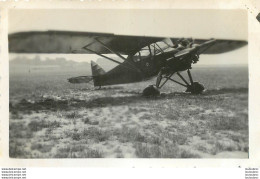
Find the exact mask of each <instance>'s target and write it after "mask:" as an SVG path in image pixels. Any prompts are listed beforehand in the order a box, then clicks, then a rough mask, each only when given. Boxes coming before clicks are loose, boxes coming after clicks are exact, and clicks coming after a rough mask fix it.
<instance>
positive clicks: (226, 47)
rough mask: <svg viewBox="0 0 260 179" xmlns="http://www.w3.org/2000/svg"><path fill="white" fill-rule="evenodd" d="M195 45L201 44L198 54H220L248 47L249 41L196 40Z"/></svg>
mask: <svg viewBox="0 0 260 179" xmlns="http://www.w3.org/2000/svg"><path fill="white" fill-rule="evenodd" d="M194 43H195V44H199V48H200V49H199V51H198V54H220V53H225V52H229V51H232V50H236V49H238V48H241V47H243V46H245V45H247V41H243V40H221V39H212V40H201V39H196V40H194Z"/></svg>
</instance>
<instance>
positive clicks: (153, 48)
mask: <svg viewBox="0 0 260 179" xmlns="http://www.w3.org/2000/svg"><path fill="white" fill-rule="evenodd" d="M169 41H170V40H168V41H167V39H164V40H163V41H160V42H156V43H152V44H150V45H149V46H146V47H144V48H142V49H141V50H140V51H139V52H137V53H136V54H135V55H134V56H133V60H134V62H139V61H141V60H142V59H144V58H146V57H148V56H154V55H158V54H161V53H164V52H165V51H168V49H169V48H171V44H170V43H172V42H171V41H170V42H169Z"/></svg>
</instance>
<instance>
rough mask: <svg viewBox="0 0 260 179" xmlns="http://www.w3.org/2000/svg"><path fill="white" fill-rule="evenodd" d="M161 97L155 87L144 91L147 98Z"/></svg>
mask: <svg viewBox="0 0 260 179" xmlns="http://www.w3.org/2000/svg"><path fill="white" fill-rule="evenodd" d="M159 95H160V91H159V90H158V89H157V88H156V87H155V86H153V85H150V86H148V87H146V88H145V89H144V90H143V96H145V97H153V96H159Z"/></svg>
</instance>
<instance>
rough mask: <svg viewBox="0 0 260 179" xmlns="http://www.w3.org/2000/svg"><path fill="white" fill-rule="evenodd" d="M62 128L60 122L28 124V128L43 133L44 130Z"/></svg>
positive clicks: (36, 121)
mask: <svg viewBox="0 0 260 179" xmlns="http://www.w3.org/2000/svg"><path fill="white" fill-rule="evenodd" d="M60 126H61V123H60V122H59V121H56V120H55V121H46V120H34V121H31V122H30V123H29V124H28V128H29V129H30V130H31V131H33V132H37V131H41V130H42V129H44V128H52V129H53V128H58V127H60Z"/></svg>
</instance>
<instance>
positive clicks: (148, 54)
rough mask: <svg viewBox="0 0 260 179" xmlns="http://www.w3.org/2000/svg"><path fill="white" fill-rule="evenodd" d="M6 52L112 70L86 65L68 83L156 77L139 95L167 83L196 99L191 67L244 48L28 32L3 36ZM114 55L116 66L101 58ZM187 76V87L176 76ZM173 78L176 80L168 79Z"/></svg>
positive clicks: (222, 42)
mask: <svg viewBox="0 0 260 179" xmlns="http://www.w3.org/2000/svg"><path fill="white" fill-rule="evenodd" d="M8 40H9V52H11V53H49V54H50V53H55V54H57V53H62V54H96V55H98V56H101V57H102V58H104V59H107V60H110V61H112V62H114V63H117V64H118V65H117V66H116V67H115V68H113V69H111V70H110V71H108V72H105V70H104V69H102V68H101V67H100V66H99V65H98V64H96V63H95V62H94V61H91V70H92V75H91V76H79V77H73V78H69V79H68V81H69V82H70V83H89V82H90V81H93V82H94V87H99V88H101V86H107V85H116V84H126V83H135V82H141V81H145V80H149V79H151V78H153V77H156V76H157V78H156V83H155V85H150V86H148V87H147V88H145V89H144V90H143V95H144V96H156V95H159V94H160V91H159V90H160V89H161V88H162V87H163V86H164V85H165V84H166V83H167V82H169V81H171V82H174V83H176V84H178V85H181V86H184V87H185V88H186V92H189V93H192V94H201V93H202V92H203V91H204V89H205V88H204V86H203V85H202V84H201V83H199V82H195V81H194V80H193V78H192V75H191V72H190V71H191V69H192V65H193V64H196V63H197V62H198V61H199V56H200V55H202V54H220V53H225V52H229V51H232V50H235V49H238V48H241V47H243V46H245V45H247V41H244V40H228V39H192V38H171V37H170V38H163V37H147V36H127V35H116V34H110V33H92V32H73V31H28V32H17V33H13V34H9V36H8ZM107 54H114V55H116V56H117V57H118V58H120V59H121V61H119V60H117V59H115V58H111V57H109V56H107ZM183 71H187V74H188V77H189V82H188V81H187V80H186V79H185V78H184V77H183V76H182V75H181V72H183ZM175 74H176V75H177V76H178V78H179V79H180V80H182V81H181V82H180V81H179V80H176V79H174V78H173V75H175Z"/></svg>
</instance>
